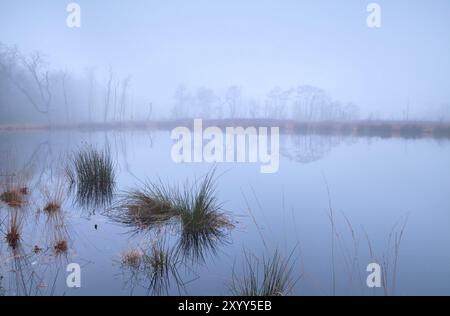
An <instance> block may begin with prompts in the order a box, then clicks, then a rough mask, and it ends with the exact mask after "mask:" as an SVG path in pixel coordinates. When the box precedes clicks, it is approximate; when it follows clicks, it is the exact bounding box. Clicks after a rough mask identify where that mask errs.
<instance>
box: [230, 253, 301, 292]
mask: <svg viewBox="0 0 450 316" xmlns="http://www.w3.org/2000/svg"><path fill="white" fill-rule="evenodd" d="M291 258H292V254H291V256H289V257H288V258H287V259H285V258H283V257H282V256H281V255H280V254H279V253H278V251H276V252H275V253H274V255H273V256H271V257H264V258H263V259H262V261H261V260H259V259H258V258H255V257H251V256H250V255H246V256H245V260H246V261H245V264H244V269H243V275H242V276H241V277H238V276H236V274H235V272H234V271H233V277H232V281H231V284H230V290H231V293H232V294H233V295H237V296H283V295H289V294H290V292H291V289H292V287H293V285H294V282H293V280H292V277H291V274H292V269H293V263H292V262H291V261H292V260H291Z"/></svg>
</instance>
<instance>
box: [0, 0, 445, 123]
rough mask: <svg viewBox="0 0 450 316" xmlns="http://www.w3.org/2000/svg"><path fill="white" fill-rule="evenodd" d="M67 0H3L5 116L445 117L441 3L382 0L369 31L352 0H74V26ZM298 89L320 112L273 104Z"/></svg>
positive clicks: (0, 108)
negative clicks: (377, 24) (376, 24)
mask: <svg viewBox="0 0 450 316" xmlns="http://www.w3.org/2000/svg"><path fill="white" fill-rule="evenodd" d="M68 3H69V1H39V4H38V3H37V2H36V1H31V0H29V1H26V0H15V1H12V0H2V2H1V4H0V42H1V43H2V47H1V56H0V57H1V58H2V60H1V62H2V66H3V68H2V73H1V78H0V91H1V92H0V93H1V94H0V114H1V119H0V120H1V121H2V122H3V123H5V122H6V123H14V122H22V123H24V122H42V121H48V120H50V121H52V122H54V121H58V120H59V121H61V120H62V119H65V120H67V121H86V120H97V121H98V120H124V119H126V120H129V119H145V118H169V117H182V116H198V115H200V116H206V117H262V116H269V117H278V116H279V117H294V118H301V119H330V118H333V119H352V118H357V117H358V118H383V119H405V118H407V119H432V120H444V119H448V118H449V116H450V114H449V113H450V90H449V89H448V80H447V78H448V74H449V73H450V60H449V59H448V56H449V55H450V36H449V34H448V33H449V30H450V19H449V12H450V3H449V2H448V1H446V0H434V1H418V0H414V1H406V0H405V1H403V0H396V1H381V0H380V1H378V3H379V4H380V5H381V8H382V11H381V12H382V20H381V21H382V25H381V28H375V29H373V28H369V27H368V26H367V24H366V19H367V16H368V13H367V12H366V6H367V4H368V1H362V0H352V1H330V0H319V1H298V0H295V1H288V0H285V1H256V0H248V1H237V0H230V1H214V2H212V1H200V0H193V1H164V2H162V1H141V0H136V1H133V2H132V3H130V2H126V1H100V0H97V1H83V0H79V1H77V3H78V4H79V5H80V7H81V27H80V28H69V27H67V25H66V18H67V16H68V14H69V13H67V12H66V6H67V4H68ZM35 52H39V55H36V53H35ZM12 56H14V57H12ZM33 56H34V58H33ZM37 57H39V58H37ZM33 65H34V66H33ZM30 67H31V68H30ZM33 67H34V70H35V71H34V72H35V74H36V75H37V76H38V78H39V80H38V81H36V80H35V79H36V78H33V71H32V68H33ZM47 80H48V86H47V85H46V84H45V82H47ZM38 82H40V83H38ZM47 88H48V89H47ZM24 91H25V92H27V93H25V94H24ZM305 91H307V92H305ZM311 91H313V92H311ZM305 93H309V94H308V95H311V93H313V94H314V95H316V94H317V95H318V96H319V99H320V100H321V101H320V104H321V106H322V107H324V108H325V110H321V113H323V112H326V113H327V114H326V115H321V116H320V117H318V116H317V115H314V114H305V113H303V114H302V113H300V114H299V113H298V111H297V113H294V112H295V111H294V110H293V109H292V104H284V103H283V101H280V100H283V98H284V99H289V102H291V103H292V102H295V101H292V99H295V100H297V99H296V98H297V97H298V95H299V94H302V97H304V94H305ZM289 102H288V103H289ZM316 102H319V101H316ZM180 104H181V105H180ZM323 104H326V106H323ZM316 105H317V104H315V105H314V108H315V109H317V108H318V106H316ZM177 106H178V107H177ZM308 106H309V105H308ZM180 107H182V108H183V109H180ZM186 112H188V113H189V114H187V113H186ZM47 114H48V115H47Z"/></svg>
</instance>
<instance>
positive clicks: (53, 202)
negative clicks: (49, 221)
mask: <svg viewBox="0 0 450 316" xmlns="http://www.w3.org/2000/svg"><path fill="white" fill-rule="evenodd" d="M43 195H44V202H45V205H44V207H43V210H44V211H45V212H46V213H47V214H49V215H52V214H55V213H57V212H59V211H60V210H61V207H62V204H63V199H64V195H65V190H64V181H62V180H59V181H57V182H56V185H55V187H54V188H53V190H52V191H51V192H50V191H49V190H48V189H47V188H46V189H45V190H44V191H43Z"/></svg>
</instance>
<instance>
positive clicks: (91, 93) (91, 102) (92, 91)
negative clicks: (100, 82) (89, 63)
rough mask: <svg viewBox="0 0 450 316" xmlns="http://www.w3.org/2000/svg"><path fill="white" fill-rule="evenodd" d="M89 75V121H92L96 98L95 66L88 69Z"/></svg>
mask: <svg viewBox="0 0 450 316" xmlns="http://www.w3.org/2000/svg"><path fill="white" fill-rule="evenodd" d="M87 77H88V85H89V92H88V116H89V122H92V109H93V108H94V105H95V104H94V102H95V101H94V99H95V70H94V69H93V68H89V69H87Z"/></svg>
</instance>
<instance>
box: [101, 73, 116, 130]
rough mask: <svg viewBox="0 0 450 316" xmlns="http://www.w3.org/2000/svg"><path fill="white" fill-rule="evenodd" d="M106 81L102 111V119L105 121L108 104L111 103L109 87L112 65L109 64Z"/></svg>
mask: <svg viewBox="0 0 450 316" xmlns="http://www.w3.org/2000/svg"><path fill="white" fill-rule="evenodd" d="M108 75H109V76H108V81H107V83H106V95H105V106H104V113H103V120H104V121H105V122H106V121H107V120H108V113H109V106H110V103H111V89H112V82H113V77H114V74H113V70H112V66H109V72H108Z"/></svg>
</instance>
